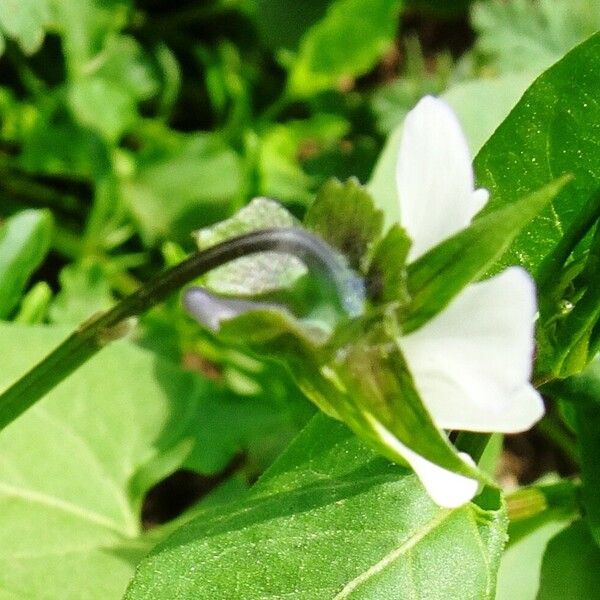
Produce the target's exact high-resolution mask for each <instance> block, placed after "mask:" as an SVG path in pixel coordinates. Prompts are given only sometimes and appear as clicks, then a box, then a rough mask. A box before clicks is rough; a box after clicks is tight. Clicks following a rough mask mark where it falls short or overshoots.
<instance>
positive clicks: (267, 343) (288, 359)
mask: <svg viewBox="0 0 600 600" xmlns="http://www.w3.org/2000/svg"><path fill="white" fill-rule="evenodd" d="M388 316H389V319H387V321H389V320H392V319H394V315H393V314H390V315H388ZM396 333H397V332H396V331H395V330H394V327H393V326H390V325H389V322H386V319H383V320H382V318H381V315H379V314H374V315H371V316H367V317H364V318H363V319H355V320H353V321H341V322H339V323H338V326H337V330H336V332H334V334H333V335H329V334H328V333H327V332H323V331H320V330H318V329H314V328H311V327H310V326H309V325H307V324H306V323H303V322H301V321H299V320H296V319H295V318H294V317H293V316H292V315H291V314H289V313H287V312H286V311H285V310H277V309H265V310H256V311H252V312H248V313H244V314H242V315H240V316H237V317H235V318H233V319H231V320H228V321H225V322H223V323H222V325H221V329H220V336H221V337H222V338H223V339H226V340H228V341H230V342H231V343H234V344H237V345H239V344H242V345H244V346H245V347H246V348H248V349H250V350H251V351H253V352H256V353H258V354H260V355H262V356H266V357H268V358H270V359H273V360H276V361H279V362H281V363H283V364H284V365H285V366H286V367H287V368H288V369H289V371H290V373H291V375H292V376H293V377H294V379H295V381H296V383H297V384H298V386H299V387H300V388H301V389H302V391H303V392H304V393H305V394H306V396H307V397H308V398H309V399H310V400H311V401H312V402H314V404H316V405H317V406H318V407H319V408H320V409H321V410H322V411H323V412H325V413H326V414H327V415H329V416H331V417H333V418H335V419H338V420H340V421H343V422H344V423H346V425H348V426H349V427H350V428H351V429H352V430H353V431H354V432H355V433H356V435H358V436H359V437H360V438H361V439H362V440H363V441H365V442H367V443H368V444H369V445H370V446H371V447H373V448H375V449H376V450H377V451H378V452H380V453H381V454H382V455H384V456H386V457H387V458H388V459H390V460H392V461H393V462H396V463H399V464H403V465H404V464H406V463H405V461H404V459H403V457H402V455H401V454H400V453H399V452H398V451H397V450H396V449H395V448H394V447H393V446H391V445H390V444H388V443H386V442H385V440H383V439H382V438H381V435H380V433H378V432H377V430H376V427H374V423H378V424H379V425H380V426H381V427H384V428H385V429H386V430H388V431H389V432H390V433H391V434H392V435H393V436H395V437H396V438H397V439H398V441H399V442H400V443H402V444H403V445H405V446H407V447H409V448H410V449H411V450H413V451H414V452H416V453H418V454H420V455H421V456H423V457H424V458H425V459H427V460H429V461H431V462H433V463H435V464H437V465H439V466H440V467H443V468H445V469H448V470H450V471H454V472H456V473H460V474H462V475H465V476H467V477H471V478H474V479H478V480H479V481H482V482H484V483H490V480H489V478H488V477H487V476H486V475H485V474H484V473H482V472H481V471H479V469H477V467H474V466H471V465H469V464H467V463H465V462H464V461H463V460H462V459H461V457H460V456H459V455H458V452H457V451H456V449H455V448H453V446H452V445H451V444H450V443H449V441H448V440H447V438H446V436H445V434H444V433H443V432H442V431H441V430H440V429H439V428H438V427H437V426H436V425H435V423H434V422H433V420H432V418H431V416H430V415H429V413H428V411H427V409H426V408H425V405H424V404H423V402H422V400H421V398H420V396H419V394H418V392H417V390H416V388H415V385H414V381H413V380H412V377H411V375H410V372H409V370H408V367H407V365H406V362H405V360H404V357H403V356H402V352H401V350H400V348H399V346H398V344H397V342H396V338H395V337H394V336H395V334H396Z"/></svg>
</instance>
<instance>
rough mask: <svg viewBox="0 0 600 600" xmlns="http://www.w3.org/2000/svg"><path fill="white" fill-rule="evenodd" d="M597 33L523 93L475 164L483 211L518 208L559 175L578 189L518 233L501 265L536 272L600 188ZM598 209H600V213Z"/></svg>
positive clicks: (599, 50) (599, 56)
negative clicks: (485, 197) (485, 194)
mask: <svg viewBox="0 0 600 600" xmlns="http://www.w3.org/2000/svg"><path fill="white" fill-rule="evenodd" d="M599 87H600V34H597V35H595V36H593V37H592V38H590V39H589V40H588V41H586V42H584V43H583V44H581V45H579V46H577V47H576V48H575V49H574V50H573V51H571V52H570V53H569V54H567V55H566V56H565V57H564V58H563V59H562V60H560V61H559V62H558V63H556V64H555V65H554V66H553V67H551V68H550V69H549V70H548V71H546V72H545V73H544V74H543V75H542V76H541V77H540V78H539V79H538V80H537V81H536V82H535V83H534V84H533V85H532V86H531V87H530V88H529V89H528V90H527V92H526V93H525V95H524V96H523V98H522V99H521V101H520V102H519V103H518V104H517V106H516V107H515V108H514V109H513V111H512V112H511V113H510V115H509V116H508V118H507V119H506V120H505V121H504V122H503V123H502V125H501V126H500V127H499V128H498V129H497V130H496V132H495V133H494V135H493V136H492V137H491V138H490V139H489V140H488V142H487V143H486V144H485V146H484V147H483V148H482V149H481V151H480V152H479V154H478V155H477V158H476V159H475V170H476V173H477V177H478V184H479V185H482V186H484V187H486V188H488V189H489V190H490V192H491V200H490V202H489V203H488V205H487V206H486V207H485V209H484V211H485V212H489V211H492V210H495V209H497V208H498V207H500V206H504V205H506V204H510V203H512V202H515V201H516V200H517V199H518V198H520V197H522V196H523V195H524V194H527V193H531V192H533V191H534V190H536V189H539V188H540V187H541V186H543V185H546V184H547V183H549V182H550V181H553V180H555V179H556V178H557V177H559V176H560V175H563V174H565V173H570V174H572V175H574V182H573V184H571V185H570V186H568V188H565V190H564V191H563V192H562V193H561V194H560V195H559V196H558V197H557V198H556V200H555V202H553V204H552V207H551V208H548V209H546V210H545V211H543V212H542V213H541V214H540V215H539V216H538V217H537V218H536V219H534V221H533V222H532V223H531V225H530V226H529V227H528V228H526V230H525V231H524V232H523V233H521V235H520V236H519V237H518V238H517V240H516V241H515V243H514V244H513V245H512V246H511V248H510V251H509V252H507V253H506V255H505V256H504V257H503V259H502V261H501V264H515V263H516V264H521V265H523V266H525V267H526V268H528V269H529V270H531V271H532V272H534V273H535V272H536V270H537V267H538V266H539V264H540V262H541V260H542V259H543V258H544V256H546V255H547V254H548V253H549V252H550V251H551V250H552V249H553V248H554V247H555V246H556V244H557V243H558V241H559V240H560V239H561V238H562V237H563V235H565V234H566V233H568V232H569V229H570V228H571V227H572V226H574V225H575V224H576V223H577V220H578V217H579V215H580V213H581V212H582V211H583V210H584V209H585V210H588V209H590V210H591V209H592V208H593V207H590V206H586V204H587V203H588V202H590V196H591V195H592V193H593V192H595V191H596V190H597V189H598V187H600V152H599V151H598V149H599V142H598V139H599V138H598V136H597V135H596V133H595V130H596V128H597V123H598V122H599V120H600V106H599V105H598V103H597V102H596V96H597V91H598V88H599ZM598 209H599V210H600V207H598Z"/></svg>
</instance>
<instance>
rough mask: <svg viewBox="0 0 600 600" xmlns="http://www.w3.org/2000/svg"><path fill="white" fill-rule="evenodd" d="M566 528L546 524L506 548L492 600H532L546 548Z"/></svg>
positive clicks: (550, 523) (550, 522) (564, 522)
mask: <svg viewBox="0 0 600 600" xmlns="http://www.w3.org/2000/svg"><path fill="white" fill-rule="evenodd" d="M567 525H568V521H560V520H559V521H549V522H547V523H544V524H543V525H541V526H540V527H538V528H536V529H535V530H534V531H533V532H531V533H530V534H529V535H527V536H525V537H524V538H522V539H520V540H518V541H517V542H515V543H514V544H512V543H511V544H510V545H509V547H508V548H507V549H506V551H505V552H504V554H503V555H502V559H501V560H500V569H499V571H498V586H497V589H496V600H515V599H516V598H518V599H519V600H536V598H537V592H538V589H539V586H540V572H541V568H542V559H543V556H544V552H545V550H546V546H547V545H548V542H549V541H550V540H551V539H552V538H553V537H554V536H556V534H557V533H559V532H560V531H562V530H563V529H564V528H565V527H566V526H567ZM567 597H569V596H567Z"/></svg>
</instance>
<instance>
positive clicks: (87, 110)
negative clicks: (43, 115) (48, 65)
mask: <svg viewBox="0 0 600 600" xmlns="http://www.w3.org/2000/svg"><path fill="white" fill-rule="evenodd" d="M94 66H95V68H93V69H90V68H87V69H85V73H84V74H83V75H80V76H78V77H76V78H75V79H74V80H73V81H72V82H70V83H69V88H68V102H69V106H70V107H71V110H72V111H73V114H74V116H75V118H76V120H77V121H78V122H79V123H80V124H81V125H83V126H84V127H88V128H89V129H91V130H93V131H97V132H98V133H100V134H101V135H102V136H103V137H105V138H106V139H107V140H108V141H109V142H113V143H114V142H116V141H118V139H119V137H120V136H121V135H122V134H123V133H124V132H125V131H126V130H127V129H128V128H130V127H131V126H132V125H133V124H134V123H135V122H136V119H137V118H138V110H137V105H138V103H139V102H140V101H142V100H147V99H148V98H150V97H151V96H152V95H153V94H154V92H155V91H156V88H157V84H156V82H155V80H154V79H153V76H152V72H151V71H150V67H149V64H148V63H147V62H146V61H145V58H144V56H143V53H142V49H141V46H139V45H138V43H137V42H136V41H135V40H134V38H132V37H129V36H124V35H120V36H115V37H113V38H108V39H107V42H106V44H105V46H104V48H103V50H102V60H100V61H96V62H95V63H94Z"/></svg>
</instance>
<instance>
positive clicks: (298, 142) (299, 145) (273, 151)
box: [257, 113, 350, 204]
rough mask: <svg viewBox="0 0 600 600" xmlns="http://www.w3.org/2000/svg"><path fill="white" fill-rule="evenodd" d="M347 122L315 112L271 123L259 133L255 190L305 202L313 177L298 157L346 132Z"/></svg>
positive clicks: (309, 197) (319, 149)
mask: <svg viewBox="0 0 600 600" xmlns="http://www.w3.org/2000/svg"><path fill="white" fill-rule="evenodd" d="M349 129H350V125H349V123H348V122H347V121H346V120H345V119H343V118H341V117H339V116H337V115H331V114H326V113H317V114H316V115H314V116H312V117H311V118H310V119H305V120H303V121H287V122H286V123H285V124H282V123H275V124H272V125H271V126H269V127H268V128H267V129H266V130H265V131H264V132H262V133H261V136H260V142H259V154H258V167H257V170H258V176H259V191H260V193H261V194H263V195H265V196H267V197H269V198H277V199H278V200H280V201H282V202H290V203H296V204H298V203H302V204H305V203H308V202H310V201H311V200H312V198H313V193H312V190H313V189H314V187H315V183H316V179H315V177H311V176H310V175H308V174H307V173H306V172H305V170H304V168H303V165H302V164H301V158H302V157H303V156H304V155H308V156H311V154H314V153H315V152H316V153H317V156H318V153H320V152H323V151H324V150H326V149H328V148H330V147H332V146H333V144H335V143H336V142H337V141H338V140H339V139H340V138H342V137H343V136H344V135H346V134H347V133H348V131H349Z"/></svg>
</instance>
